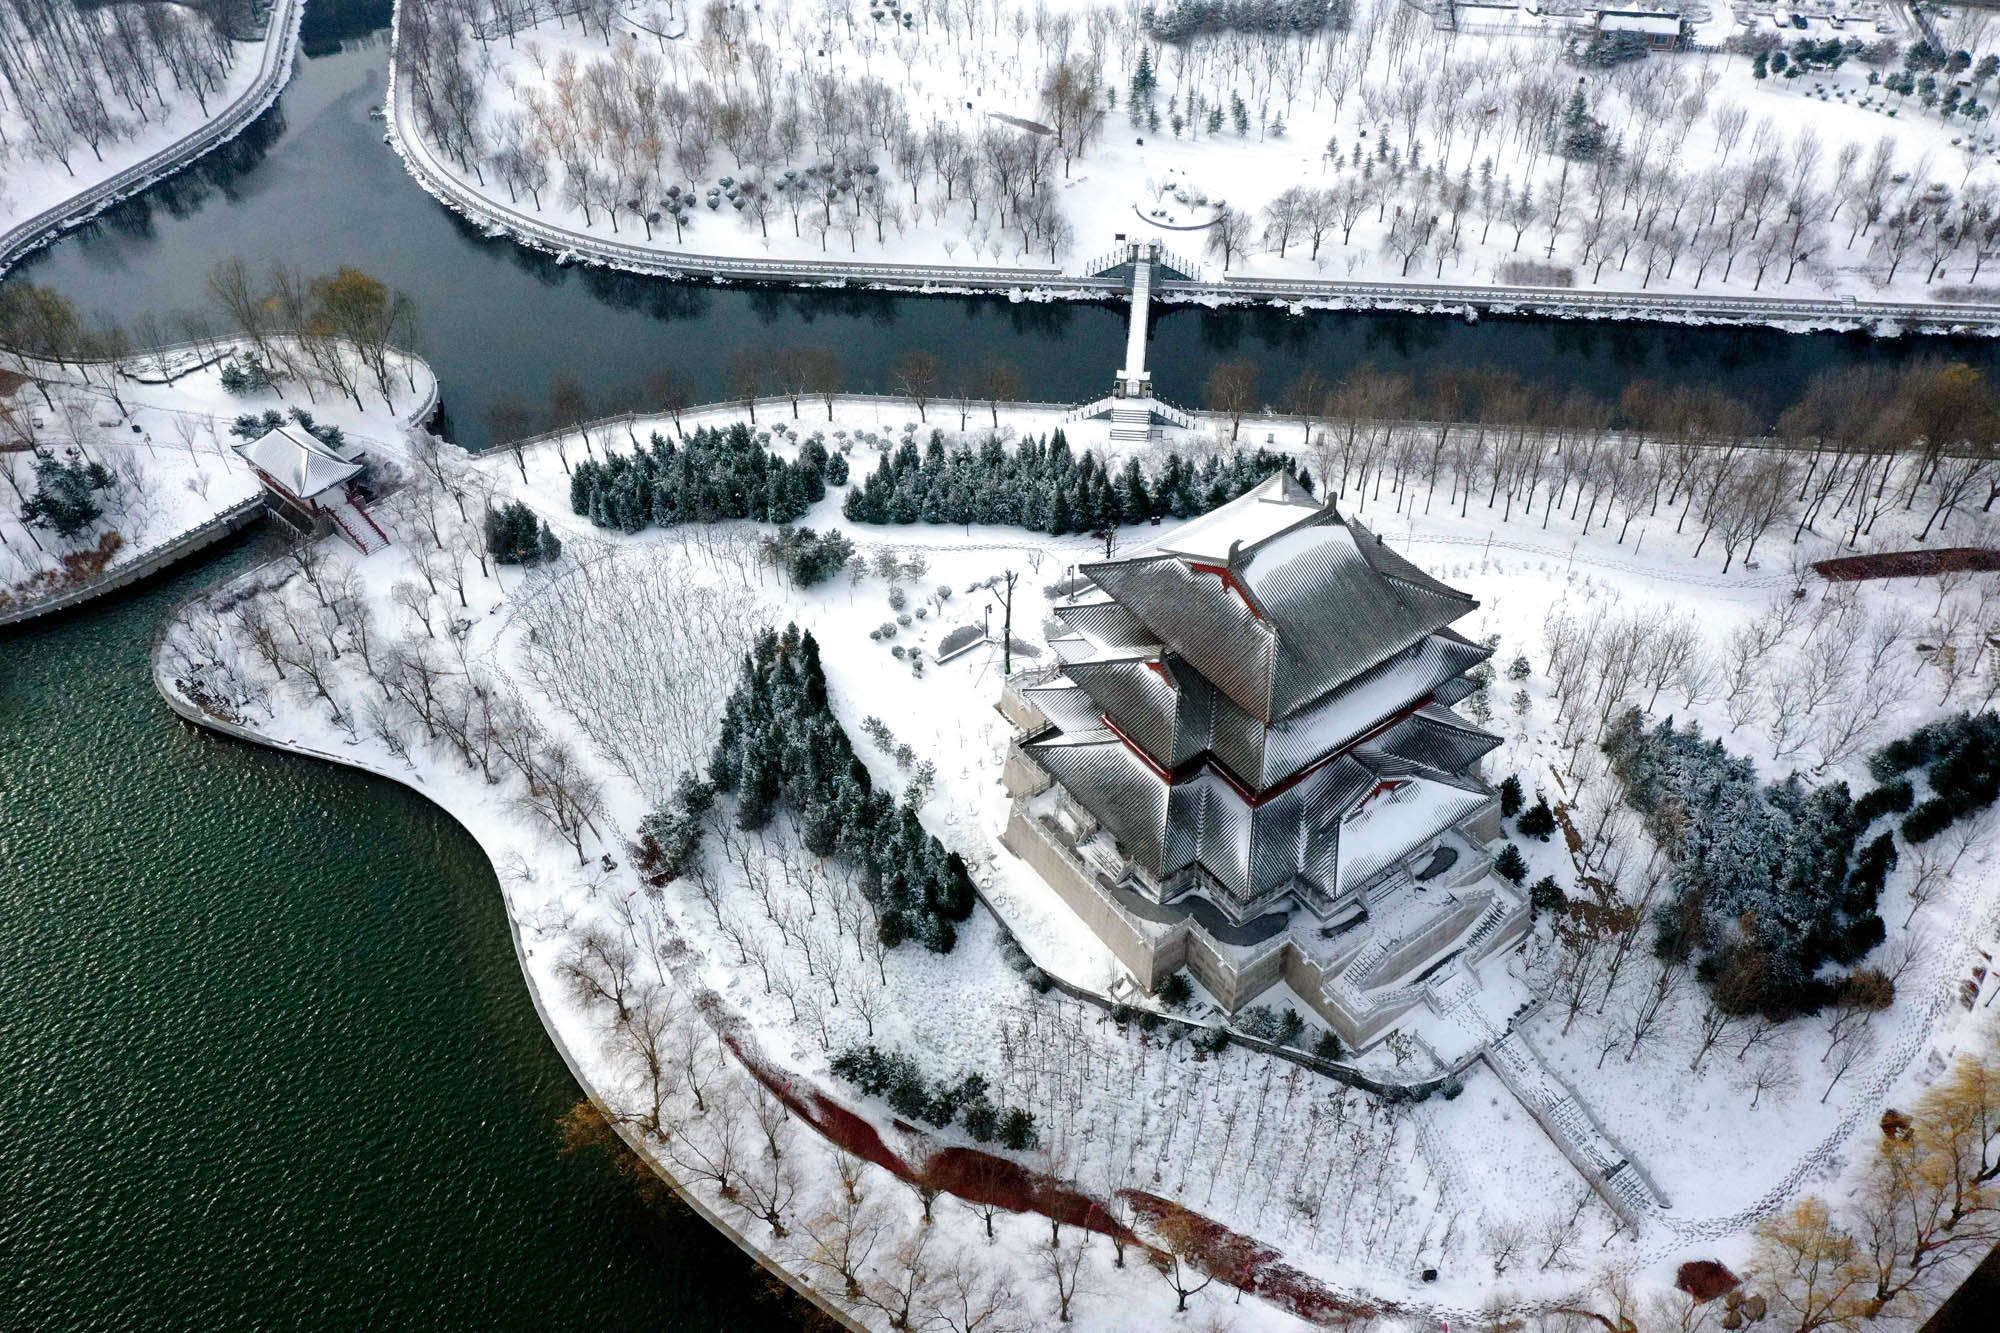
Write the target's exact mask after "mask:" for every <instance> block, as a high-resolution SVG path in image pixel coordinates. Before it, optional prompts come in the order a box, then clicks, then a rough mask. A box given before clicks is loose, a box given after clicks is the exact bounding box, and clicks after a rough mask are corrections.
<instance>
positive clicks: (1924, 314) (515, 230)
mask: <svg viewBox="0 0 2000 1333" xmlns="http://www.w3.org/2000/svg"><path fill="white" fill-rule="evenodd" d="M397 8H398V13H399V14H400V10H401V5H400V3H399V4H398V7H397ZM394 31H395V28H394V25H392V33H393V32H394ZM399 59H400V38H399V37H396V36H393V35H392V37H391V41H390V48H389V96H388V102H387V108H388V117H389V132H388V138H389V142H390V145H391V146H392V147H393V148H394V149H395V151H396V154H397V155H398V156H399V157H401V158H402V160H403V165H404V167H405V169H406V170H408V171H409V173H410V175H411V176H412V177H414V178H415V180H416V182H417V184H418V185H419V186H421V187H422V188H423V190H424V192H425V193H426V194H429V195H430V196H431V197H432V198H434V199H436V200H437V201H438V202H439V203H440V204H443V205H444V206H445V207H446V208H448V209H450V210H451V211H453V212H454V213H457V214H459V215H461V216H462V217H464V218H465V219H466V220H467V221H468V222H471V223H472V224H474V225H475V226H478V227H480V228H482V229H483V230H485V231H486V232H487V234H489V235H491V236H496V237H497V236H503V235H504V236H507V237H510V238H512V239H513V240H514V241H516V242H517V243H519V244H521V245H525V246H528V247H530V248H531V249H536V250H540V251H543V252H545V253H547V254H551V255H554V256H555V257H556V258H557V259H558V260H560V261H564V262H567V261H570V260H578V261H582V262H585V263H590V264H597V265H602V266H605V267H608V268H615V269H620V270H623V271H625V272H631V273H641V274H648V275H652V276H657V277H670V278H708V279H711V280H715V281H725V282H728V281H735V282H760V283H783V284H792V285H802V286H844V285H850V284H851V285H854V286H860V287H871V288H884V289H894V290H909V291H927V292H940V293H949V292H1004V293H1007V294H1010V295H1013V296H1015V297H1016V298H1030V297H1032V298H1035V299H1067V300H1103V299H1106V298H1120V297H1127V296H1129V295H1130V293H1131V284H1130V283H1129V281H1128V280H1127V279H1126V278H1124V277H1123V276H1108V275H1105V274H1101V273H1098V272H1095V271H1093V267H1092V266H1091V265H1089V264H1087V263H1082V262H1080V263H1079V265H1078V267H1077V268H1076V269H1075V270H1074V271H1071V270H1066V269H1064V268H1058V267H1052V266H1022V267H1008V268H1002V267H982V266H975V265H943V264H892V263H861V262H842V261H839V260H769V259H750V258H739V257H733V256H728V255H711V254H702V253H699V252H696V251H691V250H682V249H676V248H674V247H672V246H670V245H667V244H665V243H660V244H634V243H632V242H629V241H623V240H614V239H611V238H608V237H603V236H598V235H594V234H592V233H590V232H585V231H578V230H575V229H572V228H565V227H558V226H553V225H551V224H550V223H548V222H546V221H544V220H542V219H541V218H539V217H536V216H534V215H532V214H530V213H528V212H526V211H524V210H523V209H521V208H519V207H516V206H514V205H511V204H508V203H505V202H503V201H501V200H499V199H497V198H495V197H493V196H492V195H491V194H490V193H489V192H487V191H484V190H480V189H475V188H474V187H473V186H471V185H469V184H467V183H466V182H465V181H464V180H463V179H461V178H460V176H459V175H458V173H457V172H455V171H454V170H453V169H452V168H451V166H450V165H449V164H448V163H447V162H446V161H445V160H444V159H443V158H442V157H440V156H439V154H438V151H437V149H436V147H435V146H434V145H432V144H431V143H430V142H429V141H428V140H426V139H425V138H424V136H423V135H422V134H421V133H419V132H418V129H417V120H416V114H415V107H414V99H413V97H412V95H411V93H410V88H409V82H410V81H409V80H408V79H405V78H403V77H401V71H400V69H399V66H398V62H399ZM1096 239H1099V240H1106V241H1108V240H1109V239H1110V238H1109V237H1101V238H1096ZM1133 239H1137V240H1145V239H1149V238H1147V237H1144V236H1140V237H1135V238H1133ZM1185 240H1186V237H1185V235H1183V236H1182V237H1181V241H1182V242H1185ZM1150 297H1151V299H1152V300H1154V301H1158V302H1164V303H1166V304H1169V305H1172V304H1195V305H1210V306H1213V305H1247V304H1257V305H1281V306H1294V307H1298V308H1302V309H1303V308H1319V309H1335V310H1341V309H1352V310H1406V311H1412V312H1416V313H1428V314H1447V315H1457V316H1461V317H1465V318H1478V317H1479V316H1481V315H1486V314H1491V315H1502V316H1506V315H1524V316H1538V317H1546V318H1554V319H1600V320H1649V321H1660V322H1667V323H1708V324H1761V325H1770V326H1774V327H1778V328H1784V329H1792V330H1799V331H1806V330H1815V329H1858V330H1862V331H1866V332H1871V333H1881V334H1898V333H1916V332H1924V333H1961V334H1976V335H1985V336H2000V304H1993V303H1985V304H1973V303H1967V304H1945V303H1942V302H1906V301H1868V300H1861V299H1859V298H1854V297H1833V298H1828V299H1811V298H1792V297H1773V296H1745V295H1736V294H1725V293H1713V294H1709V293H1701V292H1694V293H1674V294H1665V293H1657V292H1646V291H1638V292H1615V291H1584V290H1578V289H1574V288H1561V287H1505V286H1496V285H1480V284H1451V283H1424V282H1356V281H1346V280H1336V279H1314V278H1253V277H1248V276H1244V275H1240V274H1231V273H1227V272H1225V273H1223V274H1222V275H1221V276H1220V277H1216V278H1207V279H1205V278H1203V276H1202V275H1201V274H1199V273H1190V274H1189V275H1188V276H1186V277H1184V278H1182V277H1167V276H1164V275H1157V274H1156V275H1154V277H1153V279H1152V283H1151V290H1150Z"/></svg>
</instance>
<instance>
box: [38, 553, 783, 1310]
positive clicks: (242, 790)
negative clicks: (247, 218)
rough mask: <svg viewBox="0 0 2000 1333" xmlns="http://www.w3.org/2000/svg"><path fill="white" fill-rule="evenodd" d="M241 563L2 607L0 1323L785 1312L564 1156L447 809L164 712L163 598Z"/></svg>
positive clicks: (611, 1173)
mask: <svg viewBox="0 0 2000 1333" xmlns="http://www.w3.org/2000/svg"><path fill="white" fill-rule="evenodd" d="M246 558H247V550H246V548H244V547H238V548H237V549H236V550H234V551H233V552H231V553H230V554H228V555H226V556H224V557H223V558H221V559H219V560H209V561H206V562H203V563H201V564H198V565H197V566H195V567H193V568H190V569H189V570H188V571H187V572H185V573H183V574H181V575H179V576H178V577H170V578H167V579H163V580H157V581H155V582H154V583H152V584H150V585H148V586H147V587H146V588H145V589H143V590H142V591H140V592H138V593H135V594H132V595H128V596H124V597H119V598H116V599H114V600H112V601H109V602H106V603H103V604H100V605H98V606H96V607H94V608H93V609H90V610H88V611H86V612H85V613H83V614H81V615H76V616H72V617H69V618H67V619H64V620H62V621H60V622H58V623H54V624H51V625H48V626H47V627H45V628H41V629H36V630H33V631H30V632H25V633H23V632H19V631H16V632H12V633H8V632H4V631H0V1328H8V1329H20V1330H29V1329H55V1328H60V1329H79V1328H104V1329H133V1328H155V1327H157V1328H203V1329H207V1328H224V1327H228V1328H242V1327H250V1326H259V1327H267V1328H269V1327H285V1328H312V1329H334V1328H354V1327H357V1326H362V1325H364V1324H367V1325H373V1326H375V1327H378V1328H384V1329H403V1328H421V1327H454V1328H489V1327H499V1328H564V1329H569V1328H575V1329H638V1328H648V1329H663V1328H664V1329H724V1328H727V1329H739V1328H741V1329H759V1328H790V1327H796V1326H797V1324H798V1320H799V1312H798V1308H797V1307H796V1305H795V1304H794V1303H793V1302H792V1301H791V1299H790V1298H789V1297H788V1298H787V1300H786V1301H785V1302H784V1303H782V1304H764V1303H761V1297H760V1295H759V1294H758V1293H759V1292H760V1291H761V1289H762V1288H763V1287H764V1285H765V1284H764V1283H763V1282H762V1281H760V1280H757V1274H756V1271H755V1269H754V1268H753V1266H752V1265H751V1264H750V1263H749V1262H748V1261H747V1260H745V1259H744V1258H743V1257H742V1255H741V1254H740V1253H738V1251H736V1249H735V1248H734V1247H733V1246H731V1245H730V1244H729V1243H728V1242H726V1241H724V1240H723V1239H722V1238H721V1237H720V1236H719V1235H717V1234H716V1233H714V1232H713V1231H711V1230H709V1229H708V1228H707V1227H706V1226H705V1225H703V1224H702V1223H700V1222H699V1221H698V1220H695V1219H692V1218H691V1217H681V1218H678V1219H677V1218H674V1217H671V1216H667V1217H663V1216H660V1215H657V1214H654V1213H651V1212H649V1211H647V1209H646V1208H645V1207H644V1206H642V1205H641V1204H640V1203H639V1202H638V1201H637V1199H636V1198H635V1195H634V1192H633V1190H632V1188H631V1187H630V1185H629V1184H627V1183H626V1182H624V1181H623V1180H622V1179H621V1178H620V1177H619V1175H618V1173H617V1171H616V1170H615V1168H614V1167H612V1166H611V1165H610V1164H609V1163H608V1162H606V1161H604V1160H603V1159H602V1158H600V1157H596V1156H589V1155H582V1154H579V1155H575V1156H568V1157H565V1156H563V1155H562V1154H561V1153H560V1152H559V1149H558V1144H557V1138H556V1131H555V1121H556V1118H557V1117H558V1116H560V1115H561V1114H562V1112H563V1111H565V1110H566V1109H568V1108H569V1107H570V1106H571V1105H573V1104H574V1103H575V1101H576V1099H577V1097H578V1095H579V1094H578V1091H577V1089H576V1086H575V1085H574V1084H573V1083H572V1082H571V1081H570V1078H569V1075H568V1072H567V1070H566V1069H565V1068H564V1066H563V1064H562V1061H561V1059H560V1057H558V1056H557V1054H556V1053H555V1050H554V1048H553V1047H552V1046H551V1045H550V1044H549V1041H548V1039H547V1037H546V1036H545V1035H544V1034H543V1032H542V1028H541V1025H540V1023H539V1021H538V1020H537V1018H536V1016H535V1012H534V1009H533V1007H532V1006H531V1005H530V1003H529V1000H528V996H527V992H526V990H525V989H524V988H523V986H522V981H521V974H520V969H519V968H518V967H517V966H516V964H515V958H514V951H513V946H512V944H511V942H510V939H509V936H508V930H507V923H506V918H505V916H504V914H503V912H502V909H501V902H500V892H499V886H498V885H497V884H496V883H495V882H494V879H493V874H492V872H491V870H490V869H489V868H488V866H487V864H486V861H485V859H484V858H483V857H482V856H481V854H480V852H479V849H478V847H477V846H476V845H475V844H474V843H473V841H472V839H471V838H470V837H469V836H467V835H466V834H465V832H464V831H463V830H461V829H460V828H459V827H458V825H456V824H455V823H453V822H452V821H451V820H450V819H449V818H447V817H446V816H445V815H443V814H442V813H440V812H439V811H438V810H436V809H435V808H434V807H432V806H430V805H429V804H427V803H426V802H424V801H423V800H421V799H419V798H418V797H416V796H414V795H412V794H410V793H408V792H407V791H405V790H404V789H403V788H401V787H399V786H396V785H394V784H392V783H389V782H385V781H382V780H379V779H375V778H371V777H367V776H365V775H361V774H357V773H353V772H350V771H347V770H344V769H339V768H335V767H333V766H332V765H328V764H323V763H316V762H313V761H311V760H306V759H299V758H293V757H291V756H288V755H281V754H277V753H273V752H270V751H266V750H263V749H260V748H257V747H252V746H246V745H242V744H238V743H235V742H231V741H227V740H222V739H218V738H213V737H210V736H208V735H206V734H202V733H199V732H197V731H195V730H194V729H193V728H191V727H189V726H187V725H186V724H184V723H182V722H181V721H179V720H178V719H177V718H176V717H175V716H174V715H173V714H171V713H169V712H168V711H167V710H166V708H165V707H164V706H163V705H161V703H160V701H159V699H158V697H157V695H156V694H155V693H154V691H153V687H152V684H151V678H150V676H149V674H148V669H147V650H148V643H149V640H150V637H151V635H152V633H153V630H154V627H155V626H156V625H158V624H159V623H160V621H161V620H162V619H163V618H164V617H165V616H166V615H167V613H168V611H169V610H170V609H171V607H172V606H173V605H174V604H175V603H176V602H177V601H178V600H179V599H180V598H181V597H183V596H185V595H187V594H188V593H189V592H191V591H193V590H194V589H196V588H198V587H200V586H202V585H204V584H206V583H208V582H210V581H213V580H215V579H216V578H218V577H221V576H223V575H225V574H226V573H228V572H229V571H230V570H231V569H232V568H235V567H237V566H240V565H241V564H242V563H243V562H244V561H245V559H246Z"/></svg>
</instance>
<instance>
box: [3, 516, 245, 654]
mask: <svg viewBox="0 0 2000 1333" xmlns="http://www.w3.org/2000/svg"><path fill="white" fill-rule="evenodd" d="M263 512H264V497H263V495H262V494H261V493H260V494H257V495H253V496H251V497H250V498H249V499H248V500H245V501H243V502H242V503H241V504H239V505H237V506H236V507H235V508H233V509H226V510H224V511H223V512H222V513H220V514H218V515H216V516H215V517H214V518H212V519H210V520H208V522H206V523H203V524H202V525H201V526H199V527H194V528H189V529H188V530H187V531H186V532H183V533H182V534H181V535H180V536H178V537H173V538H170V539H169V540H167V541H166V542H164V543H163V544H161V545H159V546H156V547H154V548H153V549H152V550H150V551H148V552H146V554H144V555H142V556H140V557H139V558H138V559H136V560H132V561H129V562H127V563H125V564H122V565H116V566H113V567H112V568H111V569H108V570H106V571H105V572H104V573H102V574H100V575H98V576H97V577H96V578H94V579H91V580H89V581H88V582H86V583H80V584H78V585H77V586H76V587H74V588H65V589H63V590H62V591H61V592H58V593H54V594H52V595H50V596H48V597H43V598H41V599H39V600H37V601H33V602H24V603H22V604H21V605H20V606H15V607H8V608H5V609H0V626H6V625H18V624H21V623H22V622H24V621H29V620H34V619H36V618H37V617H39V616H47V615H54V614H55V613H56V612H58V611H67V610H69V609H70V608H71V607H73V606H80V605H82V604H83V603H84V602H87V601H89V600H90V599H91V598H93V597H102V596H104V595H105V594H106V593H111V592H116V591H118V590H119V589H120V588H124V587H129V586H130V585H132V584H134V583H137V582H138V581H139V580H140V579H143V578H146V577H147V576H148V575H152V574H157V573H159V572H160V571H161V570H163V569H165V568H166V567H167V566H168V565H171V564H173V563H175V562H176V561H179V560H183V559H185V558H186V557H188V556H191V555H193V554H194V553H195V552H196V551H199V550H203V549H204V548H206V547H210V546H213V545H215V543H217V542H219V541H221V540H222V539H223V538H225V537H229V536H232V535H234V534H235V533H238V532H241V531H242V530H243V529H244V528H247V527H249V526H250V525H251V524H252V523H254V522H256V521H257V519H258V518H259V517H260V516H261V515H262V514H263Z"/></svg>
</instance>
